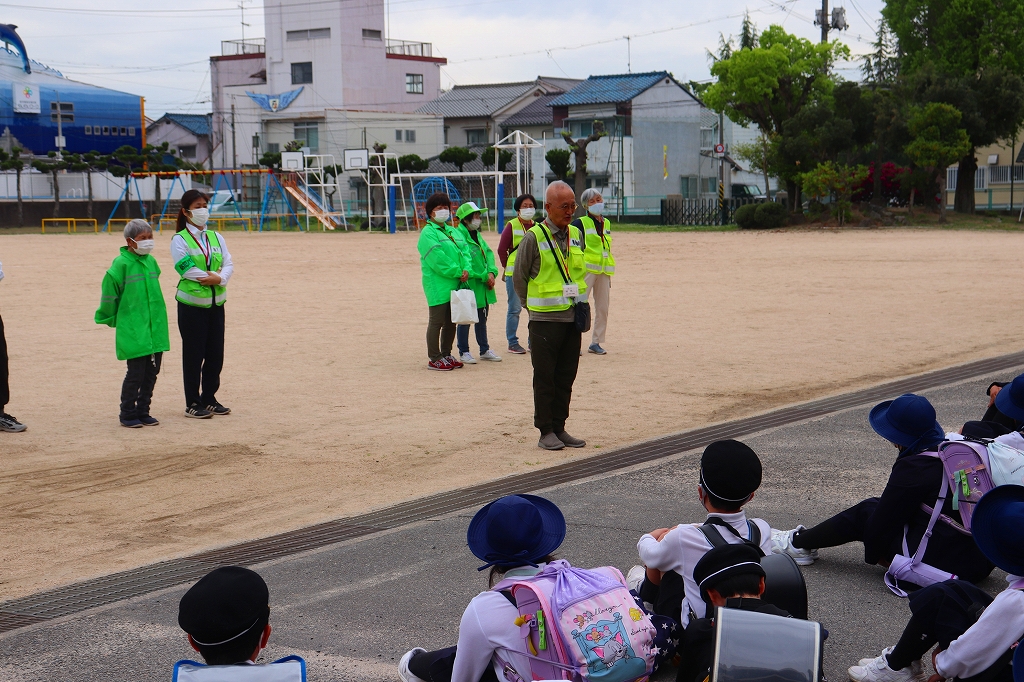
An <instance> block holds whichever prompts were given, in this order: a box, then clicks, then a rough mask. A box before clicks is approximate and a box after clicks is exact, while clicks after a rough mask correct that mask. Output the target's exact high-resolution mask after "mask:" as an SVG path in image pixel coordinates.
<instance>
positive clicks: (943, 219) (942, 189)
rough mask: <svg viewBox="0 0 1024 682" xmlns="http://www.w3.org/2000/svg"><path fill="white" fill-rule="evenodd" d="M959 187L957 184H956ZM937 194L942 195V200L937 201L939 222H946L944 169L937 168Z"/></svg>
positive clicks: (972, 194) (972, 195)
mask: <svg viewBox="0 0 1024 682" xmlns="http://www.w3.org/2000/svg"><path fill="white" fill-rule="evenodd" d="M957 186H958V187H959V184H958V185H957ZM939 196H940V197H942V201H940V202H939V222H940V223H944V222H946V169H945V168H940V169H939ZM971 197H972V198H973V197H974V193H973V192H972V193H971Z"/></svg>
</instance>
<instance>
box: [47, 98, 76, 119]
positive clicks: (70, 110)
mask: <svg viewBox="0 0 1024 682" xmlns="http://www.w3.org/2000/svg"><path fill="white" fill-rule="evenodd" d="M50 120H51V121H53V122H54V123H56V122H57V103H56V102H50ZM60 120H61V121H62V122H63V123H74V122H75V104H74V102H61V103H60Z"/></svg>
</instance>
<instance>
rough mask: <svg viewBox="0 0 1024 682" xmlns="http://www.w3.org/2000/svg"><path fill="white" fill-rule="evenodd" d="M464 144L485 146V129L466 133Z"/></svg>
mask: <svg viewBox="0 0 1024 682" xmlns="http://www.w3.org/2000/svg"><path fill="white" fill-rule="evenodd" d="M466 144H467V145H474V144H487V129H486V128H472V129H470V130H467V131H466Z"/></svg>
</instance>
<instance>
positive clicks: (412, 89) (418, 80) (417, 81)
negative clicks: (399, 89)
mask: <svg viewBox="0 0 1024 682" xmlns="http://www.w3.org/2000/svg"><path fill="white" fill-rule="evenodd" d="M405 91H406V92H408V93H410V94H412V95H422V94H423V74H422V73H407V74H405Z"/></svg>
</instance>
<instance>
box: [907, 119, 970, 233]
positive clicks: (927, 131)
mask: <svg viewBox="0 0 1024 682" xmlns="http://www.w3.org/2000/svg"><path fill="white" fill-rule="evenodd" d="M961 118H962V117H961V114H960V112H959V111H957V109H956V108H955V107H953V106H950V105H949V104H940V103H937V102H932V103H931V104H928V105H926V106H924V107H922V108H918V109H915V110H914V111H913V112H912V113H911V116H910V120H908V121H907V127H908V128H909V130H910V135H911V137H912V139H911V141H910V144H908V145H907V147H906V152H907V156H909V157H910V159H911V160H912V161H913V162H914V163H915V164H917V165H918V166H920V167H922V168H925V169H927V170H928V171H929V172H930V173H931V174H932V176H933V177H934V176H936V175H937V176H938V177H937V180H938V184H939V196H940V197H941V199H940V201H939V222H940V223H944V222H946V168H947V167H948V166H949V165H950V164H952V163H953V162H954V161H956V160H957V159H959V158H961V157H963V155H964V154H966V153H967V151H968V150H969V149H970V148H971V141H970V138H969V137H968V136H967V131H966V130H964V129H963V128H962V127H961V126H960V120H961Z"/></svg>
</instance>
